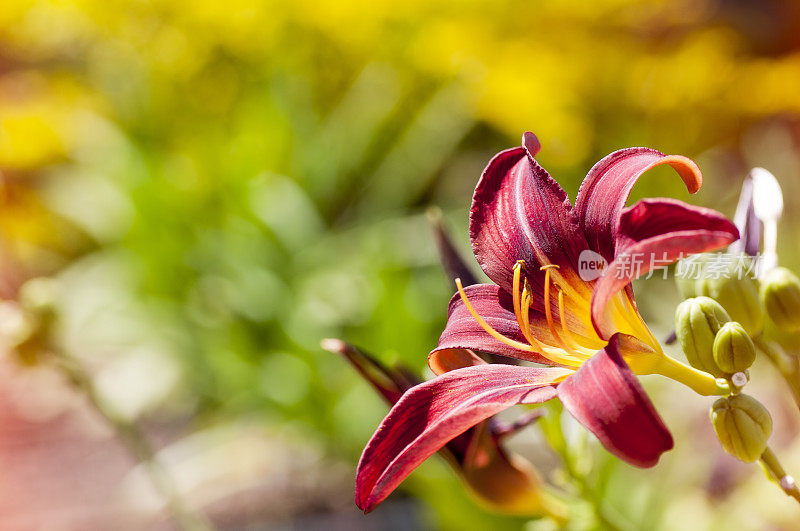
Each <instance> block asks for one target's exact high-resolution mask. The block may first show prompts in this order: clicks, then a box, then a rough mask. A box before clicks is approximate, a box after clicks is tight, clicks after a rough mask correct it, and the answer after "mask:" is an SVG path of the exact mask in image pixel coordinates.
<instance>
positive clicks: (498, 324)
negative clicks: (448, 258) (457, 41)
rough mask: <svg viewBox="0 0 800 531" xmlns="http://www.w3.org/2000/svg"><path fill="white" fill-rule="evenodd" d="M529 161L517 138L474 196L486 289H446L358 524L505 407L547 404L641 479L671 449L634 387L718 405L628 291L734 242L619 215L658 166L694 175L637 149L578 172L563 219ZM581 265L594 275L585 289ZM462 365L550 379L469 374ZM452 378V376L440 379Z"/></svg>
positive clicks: (529, 149) (363, 497) (690, 216)
mask: <svg viewBox="0 0 800 531" xmlns="http://www.w3.org/2000/svg"><path fill="white" fill-rule="evenodd" d="M539 147H540V146H539V142H538V140H537V139H536V137H535V135H533V134H532V133H525V135H524V136H523V146H522V147H518V148H513V149H509V150H506V151H503V152H501V153H499V154H498V155H497V156H495V157H494V158H493V159H492V160H491V162H489V165H488V166H487V167H486V169H485V170H484V173H483V175H482V176H481V179H480V181H479V182H478V186H477V188H476V189H475V194H474V196H473V200H472V208H471V210H470V239H471V241H472V247H473V251H474V252H475V256H476V258H477V260H478V263H479V264H480V266H481V267H482V269H483V271H484V272H485V273H486V275H487V276H488V277H489V278H490V279H491V280H492V281H493V282H494V283H495V284H476V285H471V286H467V287H466V288H464V287H462V285H461V284H460V283H459V282H457V285H458V291H459V292H458V294H456V295H455V296H454V297H453V300H451V302H450V308H449V313H448V322H447V326H446V328H445V330H444V332H443V333H442V336H441V338H440V340H439V345H438V347H437V348H436V349H435V350H434V351H433V352H432V353H431V355H430V357H429V365H430V367H431V368H432V369H433V371H434V372H436V373H437V374H440V376H439V377H437V378H435V379H434V380H431V381H429V382H426V383H424V384H421V385H419V386H416V387H414V388H412V389H410V390H409V391H408V392H407V393H405V394H404V395H403V397H402V398H401V399H400V401H399V402H398V403H397V404H396V405H395V406H394V407H393V408H392V410H391V411H390V412H389V414H388V416H387V417H386V418H385V419H384V421H383V422H382V423H381V425H380V427H379V428H378V430H377V431H376V433H375V434H374V435H373V437H372V439H371V440H370V442H369V443H368V444H367V447H366V448H365V450H364V453H363V455H362V457H361V461H360V463H359V469H358V475H357V479H356V503H357V504H358V506H359V507H361V508H362V509H364V510H365V511H369V510H371V509H372V508H374V506H375V505H376V504H378V503H380V501H382V500H383V499H384V498H385V497H386V496H388V494H389V493H390V492H391V491H392V490H393V489H394V488H395V487H396V486H397V485H398V484H399V483H400V482H401V481H402V480H403V479H404V478H405V477H406V476H408V474H410V473H411V471H412V470H413V469H414V468H415V467H416V466H418V465H419V463H421V462H422V461H423V460H424V459H426V458H427V457H428V456H430V455H431V454H432V453H434V452H435V451H436V450H438V449H439V448H440V447H442V446H443V445H444V444H445V443H447V441H449V440H451V439H452V438H454V437H456V436H457V435H459V434H460V433H463V432H464V431H465V430H466V429H468V428H469V427H471V426H473V425H475V424H477V423H479V422H481V421H482V420H484V419H486V418H488V417H489V416H491V415H494V414H495V413H497V412H499V411H501V410H503V409H506V408H508V407H511V406H512V405H515V404H519V403H532V402H541V401H545V400H549V399H551V398H553V397H554V396H558V398H559V399H560V400H561V401H562V402H563V404H564V406H565V407H566V408H567V410H568V411H570V413H572V415H573V416H574V417H575V418H576V419H578V420H579V421H580V422H581V423H582V424H584V425H585V426H586V427H587V428H588V429H589V430H591V431H592V432H593V433H594V434H595V435H596V436H597V437H598V439H599V440H600V441H601V442H602V443H603V445H604V446H605V447H606V448H607V449H608V450H609V451H610V452H612V453H613V454H615V455H617V456H618V457H620V458H621V459H624V460H625V461H627V462H628V463H631V464H633V465H636V466H640V467H650V466H653V465H655V464H656V463H657V462H658V459H659V457H660V455H661V454H662V453H663V452H665V451H667V450H669V449H671V448H672V446H673V441H672V436H671V435H670V433H669V431H668V430H667V428H666V426H665V425H664V423H663V421H662V420H661V418H660V417H659V415H658V413H657V412H656V411H655V408H654V407H653V405H652V403H651V402H650V399H649V398H648V397H647V395H646V394H645V392H644V390H643V389H642V387H641V385H640V384H639V382H638V380H637V378H636V376H635V374H654V373H657V374H663V375H665V376H668V377H671V378H673V379H675V380H678V381H681V382H683V383H685V384H686V385H688V386H690V387H691V388H693V389H694V390H695V391H697V392H698V393H701V394H706V395H708V394H720V393H724V391H725V390H724V389H723V388H722V387H720V386H719V385H718V384H717V383H716V382H715V381H714V379H713V378H712V377H711V376H709V375H707V374H705V373H701V372H699V371H696V370H694V369H692V368H691V367H688V366H685V365H683V364H681V363H679V362H677V361H676V360H674V359H672V358H670V357H669V356H666V355H665V354H664V353H663V350H662V349H661V346H660V345H659V343H658V341H657V340H656V339H655V337H654V336H653V334H652V333H651V332H650V330H649V328H648V327H647V325H646V324H645V323H644V321H643V319H642V318H641V316H640V315H639V312H638V310H637V308H636V303H635V301H634V299H633V291H632V290H631V289H630V283H631V281H632V280H633V279H634V278H636V277H637V276H639V275H642V274H645V273H647V272H649V271H650V270H651V269H652V268H654V267H662V266H665V265H667V264H668V263H671V262H674V261H676V260H678V259H680V258H684V257H686V256H687V255H690V254H693V253H700V252H706V251H711V250H715V249H719V248H721V247H725V246H727V245H728V244H730V243H731V242H733V241H734V240H736V239H737V238H738V231H737V229H736V227H735V226H734V225H733V224H732V223H731V222H730V221H728V220H727V219H725V218H724V217H723V216H722V215H721V214H719V213H718V212H716V211H714V210H710V209H705V208H699V207H694V206H691V205H688V204H685V203H682V202H680V201H676V200H672V199H646V200H643V201H640V202H638V203H636V204H634V205H633V206H631V207H625V203H626V201H627V199H628V195H629V193H630V191H631V189H632V188H633V186H634V184H635V183H636V181H637V180H638V179H639V177H640V176H641V175H642V174H643V173H645V172H646V171H647V170H649V169H651V168H653V167H655V166H659V165H663V164H668V165H669V166H671V167H672V168H674V169H675V170H676V171H677V172H678V174H679V175H680V177H681V178H682V179H683V181H684V183H685V184H686V186H687V188H688V190H689V192H690V193H694V192H696V191H697V190H698V189H699V188H700V186H701V183H702V177H701V174H700V171H699V169H698V168H697V166H696V165H695V164H694V162H692V161H691V160H690V159H688V158H686V157H682V156H676V155H671V156H667V155H664V154H662V153H660V152H658V151H655V150H653V149H648V148H629V149H623V150H620V151H616V152H614V153H612V154H610V155H608V156H607V157H605V158H604V159H602V160H601V161H600V162H598V163H597V164H595V166H594V167H593V168H592V169H591V170H590V171H589V174H588V175H587V176H586V178H585V179H584V181H583V184H582V185H581V187H580V190H579V191H578V196H577V199H576V202H575V206H574V207H573V206H572V205H571V204H570V202H569V199H568V198H567V194H566V193H565V192H564V190H563V189H562V188H561V187H560V186H559V185H558V183H557V182H556V181H555V180H553V178H552V177H550V175H549V174H548V173H547V172H546V171H545V170H544V169H543V168H542V167H541V166H539V164H538V163H537V162H536V161H535V160H534V156H535V155H536V153H537V152H538V150H539ZM582 261H587V262H591V261H595V262H597V261H606V262H607V267H605V269H604V271H603V274H602V275H600V276H599V278H596V279H592V278H591V277H589V276H588V275H586V274H583V275H582V274H581V268H580V264H581V262H582ZM584 273H585V272H584ZM471 351H476V352H485V353H491V354H495V355H503V356H509V357H513V358H517V359H520V360H525V361H531V362H536V363H540V364H545V365H551V366H553V367H552V368H531V367H521V366H512V365H499V364H497V365H483V364H477V365H476V364H474V363H473V362H472V358H471V357H470V356H474V355H472V354H471ZM470 365H474V366H470ZM453 367H465V368H460V369H456V370H452V371H451V372H446V371H448V370H449V369H451V368H453ZM444 372H446V374H442V373H444Z"/></svg>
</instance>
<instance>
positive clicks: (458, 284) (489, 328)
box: [456, 278, 537, 352]
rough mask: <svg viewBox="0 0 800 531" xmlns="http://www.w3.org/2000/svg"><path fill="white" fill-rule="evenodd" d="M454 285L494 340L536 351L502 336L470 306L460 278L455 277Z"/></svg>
mask: <svg viewBox="0 0 800 531" xmlns="http://www.w3.org/2000/svg"><path fill="white" fill-rule="evenodd" d="M456 287H457V288H458V295H459V296H460V297H461V301H462V302H463V303H464V306H465V307H466V308H467V311H468V312H469V313H470V314H471V315H472V317H473V318H474V319H475V320H476V321H477V322H478V324H479V325H481V327H482V328H483V329H484V330H486V333H487V334H489V335H490V336H492V337H493V338H495V339H496V340H498V341H500V342H501V343H503V344H505V345H508V346H509V347H513V348H516V349H519V350H523V351H525V352H537V351H536V349H534V348H533V347H532V346H531V345H526V344H525V343H521V342H519V341H515V340H513V339H511V338H509V337H506V336H504V335H503V334H501V333H500V332H498V331H497V330H495V329H494V328H492V326H491V325H490V324H489V323H487V322H486V321H484V320H483V317H481V316H480V314H478V312H476V311H475V308H473V307H472V303H470V302H469V299H468V298H467V294H466V293H464V287H463V286H462V285H461V279H460V278H457V279H456Z"/></svg>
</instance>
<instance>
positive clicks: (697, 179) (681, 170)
mask: <svg viewBox="0 0 800 531" xmlns="http://www.w3.org/2000/svg"><path fill="white" fill-rule="evenodd" d="M657 164H669V165H670V166H672V168H673V169H674V170H675V171H677V172H678V175H680V177H681V179H683V182H684V183H685V184H686V189H687V190H688V191H689V193H690V194H694V193H697V191H698V190H700V187H701V186H703V174H702V173H701V172H700V168H699V167H698V166H697V164H695V162H694V161H693V160H692V159H690V158H688V157H684V156H682V155H667V156H666V157H664V158H663V159H661V160H660V161H659V162H658V163H657Z"/></svg>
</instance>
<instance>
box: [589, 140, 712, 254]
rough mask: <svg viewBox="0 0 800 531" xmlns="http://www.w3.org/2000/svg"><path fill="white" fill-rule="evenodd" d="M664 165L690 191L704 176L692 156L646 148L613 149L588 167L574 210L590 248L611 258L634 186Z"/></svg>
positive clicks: (696, 186) (694, 189) (698, 184)
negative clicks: (626, 204)
mask: <svg viewBox="0 0 800 531" xmlns="http://www.w3.org/2000/svg"><path fill="white" fill-rule="evenodd" d="M663 164H668V165H670V166H672V167H673V168H674V169H675V170H676V171H677V172H678V174H679V175H680V176H681V178H682V179H683V181H684V183H686V188H687V189H688V190H689V193H692V194H693V193H695V192H696V191H697V190H699V189H700V186H701V184H702V183H703V177H702V175H701V173H700V169H699V168H698V167H697V165H696V164H695V163H694V162H692V160H691V159H688V158H686V157H682V156H680V155H664V154H663V153H661V152H659V151H656V150H654V149H649V148H628V149H621V150H619V151H615V152H614V153H611V154H610V155H608V156H606V157H605V158H604V159H602V160H601V161H600V162H598V163H597V164H595V165H594V167H593V168H592V169H591V170H589V173H588V174H587V175H586V178H585V179H584V180H583V183H582V184H581V187H580V190H579V191H578V196H577V197H576V199H575V209H574V212H575V215H576V216H577V218H578V221H579V223H580V226H581V228H582V229H583V231H584V233H585V235H586V239H587V240H588V243H589V248H590V249H592V250H593V251H595V252H598V253H600V254H601V255H603V257H605V259H606V260H608V261H611V260H612V259H613V258H614V245H615V243H616V233H617V229H618V227H619V223H620V214H621V213H622V208H623V207H624V206H625V203H626V202H627V200H628V196H629V195H630V192H631V189H632V188H633V185H634V184H636V181H638V180H639V177H641V176H642V174H643V173H644V172H646V171H647V170H649V169H651V168H654V167H656V166H660V165H663Z"/></svg>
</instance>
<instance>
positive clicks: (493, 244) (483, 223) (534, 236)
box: [469, 133, 589, 297]
mask: <svg viewBox="0 0 800 531" xmlns="http://www.w3.org/2000/svg"><path fill="white" fill-rule="evenodd" d="M534 139H535V137H534V136H533V135H532V134H529V133H526V135H525V137H524V139H523V141H524V143H525V145H526V146H527V147H518V148H514V149H509V150H506V151H503V152H501V153H499V154H498V155H496V156H495V157H494V158H493V159H492V160H491V161H490V162H489V165H488V166H487V167H486V169H485V170H484V172H483V175H482V176H481V178H480V181H478V186H477V188H476V189H475V194H474V196H473V198H472V208H471V210H470V220H469V230H470V240H471V241H472V249H473V251H474V252H475V257H476V258H477V259H478V263H479V264H480V265H481V267H482V268H483V271H484V272H485V273H486V275H487V276H488V277H489V278H491V279H492V280H493V281H494V282H495V283H497V284H498V285H499V286H501V287H502V288H503V289H505V290H506V291H508V292H511V289H512V279H513V268H514V263H515V262H516V261H517V260H524V261H525V263H526V265H525V274H526V276H527V277H528V278H529V279H530V280H531V288H532V289H533V290H534V292H535V294H536V295H537V296H538V297H540V296H541V293H542V291H541V290H542V284H543V279H544V274H543V273H542V272H541V271H540V270H539V267H540V266H541V265H544V264H551V263H552V264H556V265H558V266H560V270H558V271H557V272H553V275H554V277H556V278H560V280H561V281H562V283H568V284H570V285H571V286H573V287H574V289H576V290H580V291H581V292H585V293H588V292H589V288H588V286H586V285H585V283H584V282H583V281H581V280H580V278H579V277H578V276H577V273H576V271H575V266H576V264H577V263H578V256H579V255H580V253H581V251H583V250H584V249H586V248H587V245H586V240H585V238H584V236H583V234H582V233H581V231H580V228H579V227H578V226H577V223H576V222H575V220H574V218H573V216H571V215H570V209H571V205H570V203H569V199H568V198H567V194H566V192H564V190H563V189H562V188H561V187H560V186H559V185H558V183H557V182H556V181H555V180H553V178H552V177H550V175H549V174H548V173H547V172H546V171H545V170H544V169H543V168H542V167H541V166H539V164H538V163H537V162H536V161H535V160H534V159H533V156H532V155H531V151H536V150H538V147H539V146H538V141H535V140H534Z"/></svg>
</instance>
